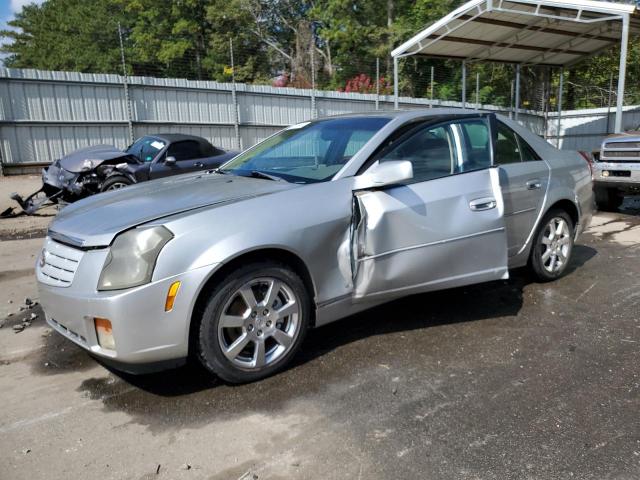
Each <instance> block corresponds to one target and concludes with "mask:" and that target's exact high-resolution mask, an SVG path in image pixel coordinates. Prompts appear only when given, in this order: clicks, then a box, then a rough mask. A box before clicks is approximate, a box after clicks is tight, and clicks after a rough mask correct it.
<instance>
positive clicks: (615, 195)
mask: <svg viewBox="0 0 640 480" xmlns="http://www.w3.org/2000/svg"><path fill="white" fill-rule="evenodd" d="M595 195H596V204H597V205H598V209H599V210H615V209H616V208H618V207H619V206H620V205H622V201H623V200H624V197H623V196H622V194H621V193H620V192H619V191H618V190H617V189H615V188H604V187H596V189H595Z"/></svg>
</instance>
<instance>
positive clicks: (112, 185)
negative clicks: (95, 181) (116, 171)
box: [100, 175, 133, 192]
mask: <svg viewBox="0 0 640 480" xmlns="http://www.w3.org/2000/svg"><path fill="white" fill-rule="evenodd" d="M129 185H133V182H132V181H131V180H130V179H129V178H127V177H125V176H124V175H113V176H110V177H107V179H106V180H105V181H104V182H103V183H102V186H101V187H100V192H108V191H110V190H119V189H120V188H124V187H128V186H129Z"/></svg>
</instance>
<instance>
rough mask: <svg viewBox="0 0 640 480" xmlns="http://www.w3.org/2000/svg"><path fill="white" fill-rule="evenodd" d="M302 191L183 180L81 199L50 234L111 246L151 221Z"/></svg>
mask: <svg viewBox="0 0 640 480" xmlns="http://www.w3.org/2000/svg"><path fill="white" fill-rule="evenodd" d="M299 186H300V185H296V184H292V183H286V182H284V181H272V180H264V179H259V178H249V177H239V176H235V175H220V174H214V173H211V174H203V173H196V174H186V175H178V176H175V177H170V178H167V179H160V180H154V181H150V182H143V183H139V184H136V185H132V186H129V187H126V188H123V189H119V190H114V191H111V192H105V193H101V194H98V195H94V196H91V197H88V198H85V199H83V200H79V201H78V202H76V203H73V204H71V205H69V206H67V207H65V208H64V209H63V210H62V211H61V212H60V213H59V214H58V216H57V217H56V218H55V219H54V221H53V222H52V223H51V226H50V227H49V234H50V235H51V236H52V237H53V238H56V239H58V240H62V241H65V242H66V243H69V244H72V245H76V246H79V247H100V246H106V245H109V244H110V243H111V241H112V240H113V238H114V237H115V236H116V235H117V234H118V233H120V232H122V231H123V230H126V229H129V228H132V227H135V226H137V225H141V224H143V223H146V222H150V221H152V220H157V219H160V218H163V217H167V216H170V215H174V214H177V213H182V212H186V211H189V210H194V209H198V208H202V207H215V206H222V205H226V204H229V203H232V202H238V201H241V200H243V199H246V198H253V197H256V196H260V195H267V194H270V193H274V192H278V191H282V190H287V189H290V188H296V187H299Z"/></svg>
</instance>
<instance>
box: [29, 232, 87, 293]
mask: <svg viewBox="0 0 640 480" xmlns="http://www.w3.org/2000/svg"><path fill="white" fill-rule="evenodd" d="M83 255H84V252H83V251H82V250H78V249H76V248H71V247H68V246H66V245H63V244H61V243H58V242H54V241H53V240H51V239H50V238H47V240H46V241H45V244H44V248H43V249H42V253H40V259H39V260H38V268H37V271H38V280H40V281H41V282H42V283H45V284H47V285H52V286H54V287H68V286H69V285H71V283H72V282H73V278H74V276H75V274H76V270H77V269H78V265H79V264H80V260H81V259H82V256H83Z"/></svg>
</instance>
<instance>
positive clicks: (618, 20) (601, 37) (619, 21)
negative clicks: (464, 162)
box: [391, 0, 640, 132]
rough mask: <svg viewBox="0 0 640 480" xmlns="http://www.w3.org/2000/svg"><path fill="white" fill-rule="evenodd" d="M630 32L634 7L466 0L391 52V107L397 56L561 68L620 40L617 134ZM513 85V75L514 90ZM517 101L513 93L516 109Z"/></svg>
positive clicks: (639, 20)
mask: <svg viewBox="0 0 640 480" xmlns="http://www.w3.org/2000/svg"><path fill="white" fill-rule="evenodd" d="M630 34H631V35H638V34H640V15H639V14H638V11H637V9H636V7H635V5H629V4H621V3H612V2H599V1H590V0H563V1H554V0H471V1H469V2H467V3H465V4H464V5H462V6H460V7H459V8H457V9H456V10H454V11H452V12H451V13H449V14H448V15H446V16H445V17H443V18H441V19H440V20H438V21H437V22H435V23H433V24H432V25H430V26H429V27H427V28H425V29H424V30H422V31H421V32H420V33H418V34H417V35H415V36H414V37H413V38H411V39H410V40H408V41H406V42H405V43H403V44H402V45H400V46H399V47H398V48H396V49H395V50H393V51H392V52H391V56H392V57H393V59H394V95H395V101H396V106H397V101H398V59H399V58H402V57H406V56H410V55H424V56H429V57H435V58H447V59H458V60H462V61H463V65H464V64H465V63H467V62H479V61H486V62H507V63H513V64H516V65H517V66H520V65H548V66H556V67H566V66H571V65H573V64H575V63H578V62H579V61H581V60H584V59H585V58H587V57H590V56H592V55H595V54H597V53H599V52H601V51H603V50H606V49H607V48H609V47H611V46H613V45H616V44H618V43H620V45H621V48H620V66H619V76H618V77H619V78H618V96H617V105H616V107H617V108H616V121H615V129H616V132H619V131H621V129H622V105H623V99H624V95H623V93H624V81H625V78H624V77H625V70H626V57H627V44H628V38H629V35H630ZM463 72H464V70H463ZM517 72H518V73H519V67H518V69H517ZM518 84H519V82H518V79H517V80H516V90H518V86H519V85H518ZM518 105H519V93H516V112H517V108H518Z"/></svg>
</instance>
